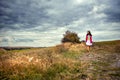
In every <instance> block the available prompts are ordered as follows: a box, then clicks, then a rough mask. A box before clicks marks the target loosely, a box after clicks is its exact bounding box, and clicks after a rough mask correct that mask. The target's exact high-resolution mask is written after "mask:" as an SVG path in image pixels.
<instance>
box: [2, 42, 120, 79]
mask: <svg viewBox="0 0 120 80" xmlns="http://www.w3.org/2000/svg"><path fill="white" fill-rule="evenodd" d="M0 80H120V40H116V41H105V42H95V43H94V45H93V47H92V48H91V51H90V52H87V50H86V47H85V46H84V45H82V44H70V45H68V46H66V45H63V44H62V45H57V46H54V47H47V48H30V49H23V50H4V49H0Z"/></svg>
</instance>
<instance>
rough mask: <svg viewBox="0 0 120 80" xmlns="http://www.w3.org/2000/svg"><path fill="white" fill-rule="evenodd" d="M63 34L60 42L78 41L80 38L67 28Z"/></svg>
mask: <svg viewBox="0 0 120 80" xmlns="http://www.w3.org/2000/svg"><path fill="white" fill-rule="evenodd" d="M63 36H64V37H63V38H62V40H61V42H62V43H65V42H72V43H80V41H79V39H80V38H79V37H78V35H77V33H75V32H71V31H68V30H67V31H66V32H65V34H63Z"/></svg>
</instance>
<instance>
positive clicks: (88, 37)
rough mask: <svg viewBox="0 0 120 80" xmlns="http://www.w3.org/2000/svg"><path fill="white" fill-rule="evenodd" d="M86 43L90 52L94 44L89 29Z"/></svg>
mask: <svg viewBox="0 0 120 80" xmlns="http://www.w3.org/2000/svg"><path fill="white" fill-rule="evenodd" d="M86 45H87V50H88V51H89V52H90V47H91V46H92V34H91V32H90V31H87V34H86Z"/></svg>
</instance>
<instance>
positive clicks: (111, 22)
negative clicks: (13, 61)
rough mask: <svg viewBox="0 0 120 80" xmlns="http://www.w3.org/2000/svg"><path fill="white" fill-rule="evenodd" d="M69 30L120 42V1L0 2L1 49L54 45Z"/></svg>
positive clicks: (38, 0)
mask: <svg viewBox="0 0 120 80" xmlns="http://www.w3.org/2000/svg"><path fill="white" fill-rule="evenodd" d="M66 30H70V31H73V32H76V33H78V36H79V37H80V40H85V35H86V31H87V30H90V31H91V33H92V35H93V41H104V40H116V39H120V32H119V31H120V0H0V46H34V47H45V46H54V45H57V44H60V43H61V39H62V38H63V34H64V33H65V31H66Z"/></svg>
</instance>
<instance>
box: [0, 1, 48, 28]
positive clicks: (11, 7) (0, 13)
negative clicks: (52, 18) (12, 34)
mask: <svg viewBox="0 0 120 80" xmlns="http://www.w3.org/2000/svg"><path fill="white" fill-rule="evenodd" d="M32 4H37V3H35V2H34V1H33V0H12V1H10V0H2V1H0V25H1V26H0V29H3V28H6V29H7V28H8V29H26V28H31V27H34V26H36V25H38V24H41V23H42V22H43V21H45V20H46V19H48V16H46V13H45V12H44V7H34V6H32ZM46 21H47V20H46ZM14 24H22V26H21V25H20V27H19V28H18V27H16V26H15V25H14Z"/></svg>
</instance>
